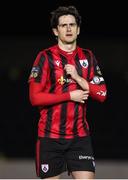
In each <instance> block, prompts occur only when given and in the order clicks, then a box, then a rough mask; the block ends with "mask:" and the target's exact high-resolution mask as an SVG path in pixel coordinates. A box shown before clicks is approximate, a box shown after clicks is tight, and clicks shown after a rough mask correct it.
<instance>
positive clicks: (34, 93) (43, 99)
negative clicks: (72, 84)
mask: <svg viewBox="0 0 128 180" xmlns="http://www.w3.org/2000/svg"><path fill="white" fill-rule="evenodd" d="M29 98H30V102H31V104H32V105H33V106H47V105H53V104H57V103H61V102H64V101H69V100H70V93H69V92H66V93H62V94H56V93H47V92H45V91H42V88H41V85H40V84H39V83H30V86H29Z"/></svg>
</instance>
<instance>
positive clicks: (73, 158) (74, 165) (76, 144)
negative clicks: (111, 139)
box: [36, 136, 95, 178]
mask: <svg viewBox="0 0 128 180" xmlns="http://www.w3.org/2000/svg"><path fill="white" fill-rule="evenodd" d="M64 171H68V172H69V173H70V172H72V171H91V172H95V160H94V157H93V151H92V145H91V139H90V137H89V136H88V137H76V138H74V139H50V138H39V139H38V141H37V146H36V172H37V176H38V177H40V178H48V177H53V176H57V175H59V174H61V173H62V172H64Z"/></svg>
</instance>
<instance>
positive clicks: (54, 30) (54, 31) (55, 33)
mask: <svg viewBox="0 0 128 180" xmlns="http://www.w3.org/2000/svg"><path fill="white" fill-rule="evenodd" d="M52 31H53V33H54V35H55V36H58V30H57V29H56V28H53V29H52Z"/></svg>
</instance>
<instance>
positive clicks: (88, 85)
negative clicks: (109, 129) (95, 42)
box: [29, 6, 106, 179]
mask: <svg viewBox="0 0 128 180" xmlns="http://www.w3.org/2000/svg"><path fill="white" fill-rule="evenodd" d="M80 24H81V17H80V15H79V13H78V11H77V9H76V8H75V7H74V6H68V7H59V8H58V9H56V10H55V11H54V12H52V17H51V27H52V29H53V33H54V34H55V36H56V37H57V41H58V43H57V45H54V46H52V47H50V48H48V49H45V50H42V51H41V52H39V54H38V55H37V58H36V60H35V62H34V64H33V67H32V71H31V75H30V77H29V88H30V89H29V93H30V101H31V103H32V105H33V106H38V107H39V111H40V120H39V123H38V140H37V145H36V170H37V176H39V177H41V178H53V179H54V178H56V179H59V177H60V174H61V173H62V172H64V171H65V170H68V172H69V173H71V175H72V177H73V178H77V179H86V178H87V179H89V178H91V179H93V178H94V174H95V160H94V156H93V150H92V146H91V139H90V134H89V126H88V123H87V119H86V101H87V99H88V97H89V96H90V97H92V98H94V99H96V100H98V101H100V102H103V101H104V100H105V98H106V85H105V82H104V79H103V77H102V73H101V71H100V68H99V66H98V64H97V61H96V59H95V56H94V55H93V53H92V52H91V51H90V50H87V49H83V48H80V47H79V46H77V41H76V40H77V36H78V35H79V33H80Z"/></svg>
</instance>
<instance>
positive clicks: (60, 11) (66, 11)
mask: <svg viewBox="0 0 128 180" xmlns="http://www.w3.org/2000/svg"><path fill="white" fill-rule="evenodd" d="M51 15H52V16H51V27H52V28H57V25H58V19H59V17H60V16H63V15H73V16H74V17H75V19H76V23H77V25H78V26H80V24H81V16H80V15H79V12H78V10H77V9H76V8H75V7H74V6H67V7H66V6H60V7H58V8H57V9H56V10H54V11H52V12H51Z"/></svg>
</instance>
